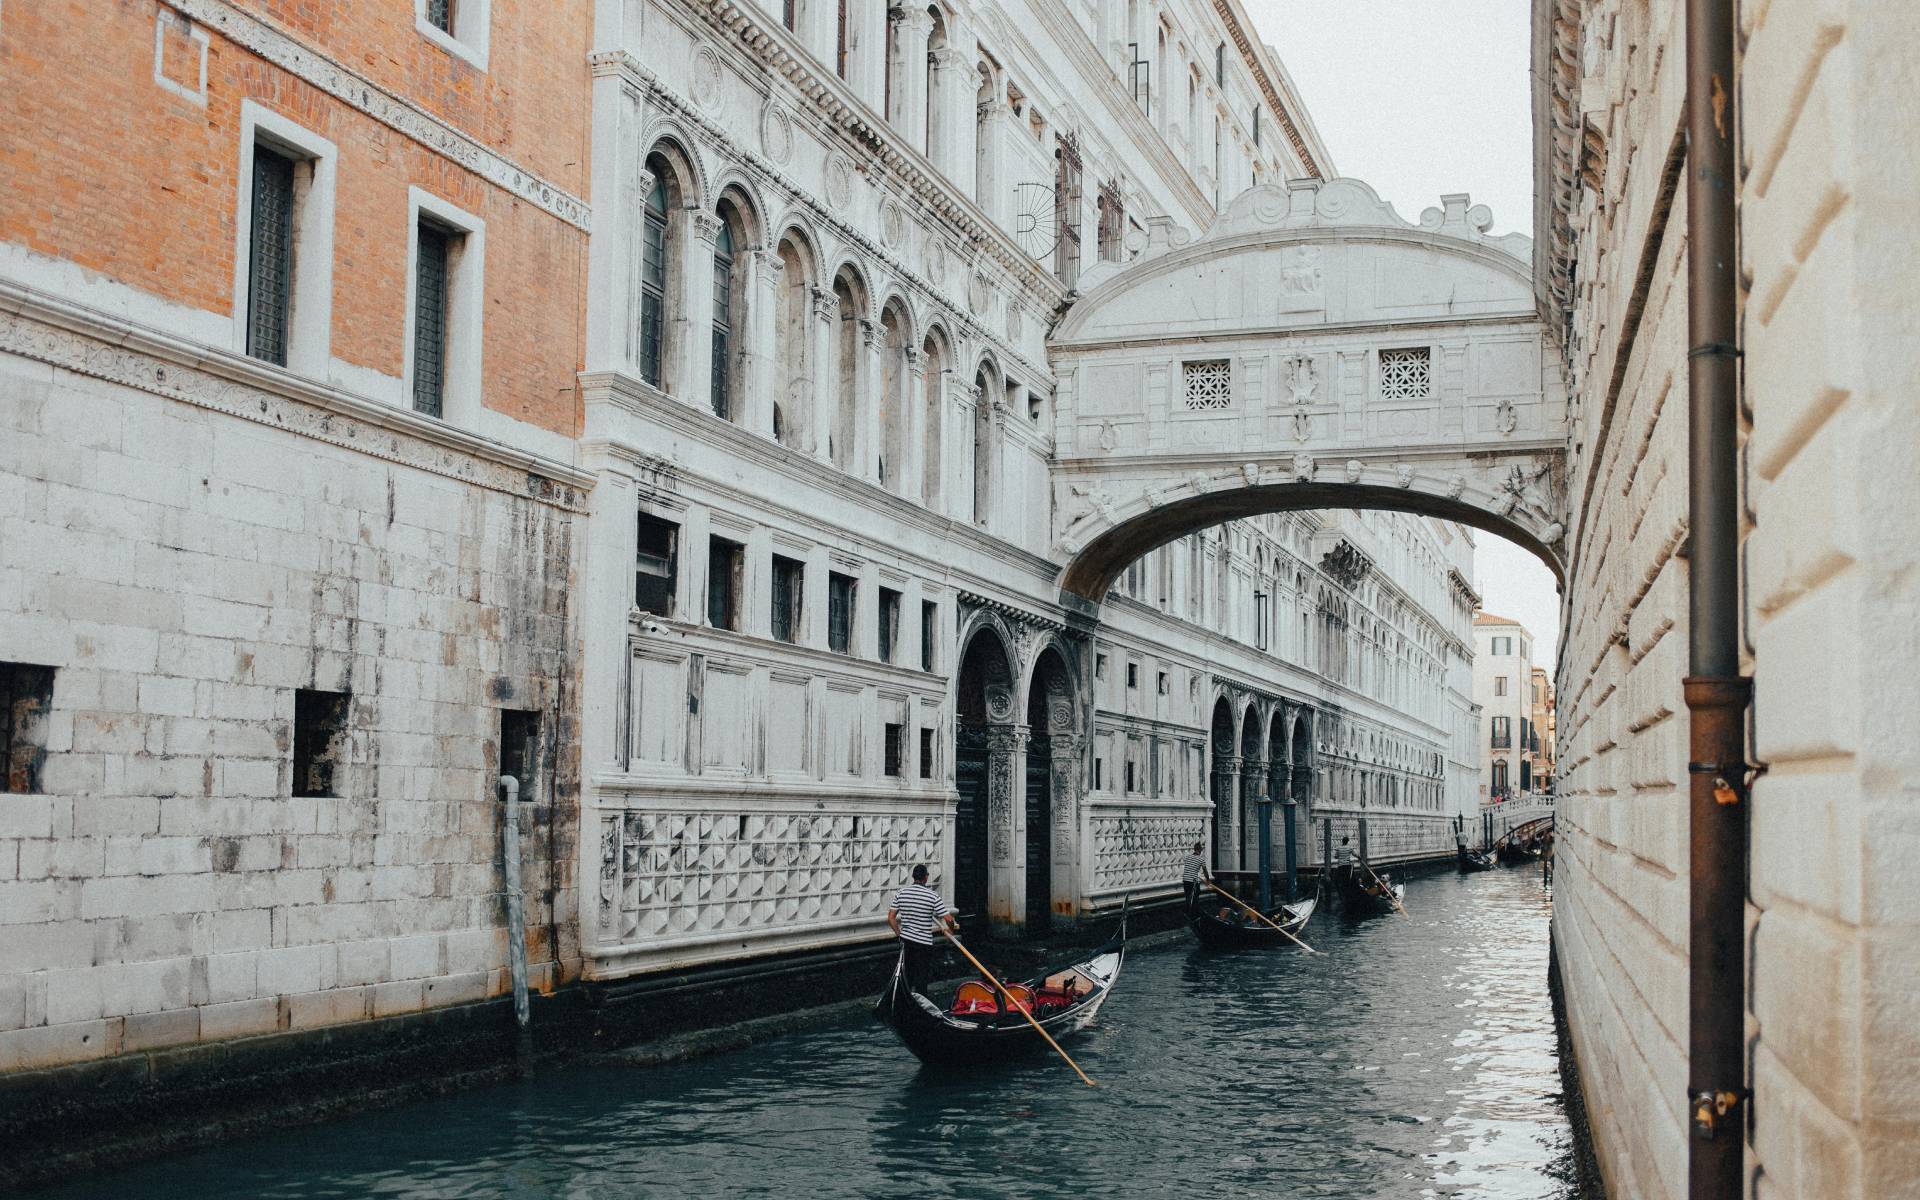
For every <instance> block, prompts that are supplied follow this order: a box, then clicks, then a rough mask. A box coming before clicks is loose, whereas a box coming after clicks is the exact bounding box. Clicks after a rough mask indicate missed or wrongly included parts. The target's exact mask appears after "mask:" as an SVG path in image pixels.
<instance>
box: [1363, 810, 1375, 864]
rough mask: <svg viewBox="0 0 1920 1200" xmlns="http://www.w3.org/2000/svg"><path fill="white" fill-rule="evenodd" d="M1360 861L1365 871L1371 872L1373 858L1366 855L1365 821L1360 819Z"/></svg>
mask: <svg viewBox="0 0 1920 1200" xmlns="http://www.w3.org/2000/svg"><path fill="white" fill-rule="evenodd" d="M1360 861H1361V863H1363V864H1364V865H1365V866H1366V868H1367V870H1369V871H1371V870H1373V856H1372V855H1371V854H1368V853H1367V819H1366V818H1365V817H1361V818H1360Z"/></svg>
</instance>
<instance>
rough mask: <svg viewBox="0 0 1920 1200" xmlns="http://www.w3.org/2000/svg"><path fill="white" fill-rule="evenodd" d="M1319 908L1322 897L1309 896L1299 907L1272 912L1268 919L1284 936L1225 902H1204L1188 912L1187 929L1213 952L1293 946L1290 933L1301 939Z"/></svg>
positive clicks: (1288, 907) (1284, 906)
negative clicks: (1248, 947) (1252, 947)
mask: <svg viewBox="0 0 1920 1200" xmlns="http://www.w3.org/2000/svg"><path fill="white" fill-rule="evenodd" d="M1318 904H1319V897H1317V896H1309V897H1307V898H1306V899H1305V900H1302V901H1300V902H1299V903H1298V904H1282V905H1279V906H1277V907H1275V908H1274V909H1272V910H1271V911H1269V912H1268V913H1267V914H1266V915H1267V919H1268V920H1270V921H1272V922H1273V923H1274V924H1275V925H1278V926H1280V929H1284V930H1286V931H1287V932H1286V933H1281V932H1280V930H1279V929H1275V928H1273V926H1271V925H1264V924H1262V923H1260V922H1259V921H1256V920H1254V919H1253V918H1252V917H1250V916H1247V915H1246V914H1245V913H1243V912H1240V911H1238V910H1237V909H1234V908H1233V907H1232V906H1230V905H1227V904H1225V903H1224V902H1222V904H1221V905H1219V906H1215V905H1213V904H1210V903H1209V902H1208V901H1207V900H1206V899H1205V898H1202V899H1201V900H1200V901H1199V902H1197V903H1196V904H1195V905H1194V906H1193V909H1192V911H1190V912H1188V914H1187V926H1188V927H1189V928H1190V929H1192V930H1193V936H1195V937H1197V938H1199V939H1200V944H1201V945H1202V946H1205V947H1207V948H1208V949H1209V950H1237V949H1240V948H1242V947H1246V946H1282V945H1284V946H1291V945H1293V944H1294V943H1293V941H1292V940H1291V939H1289V938H1288V937H1287V933H1290V934H1292V935H1293V936H1294V937H1296V938H1297V937H1299V936H1300V931H1301V930H1302V929H1304V928H1306V925H1307V922H1308V921H1309V920H1311V919H1312V917H1313V910H1314V908H1315V907H1316V906H1317V905H1318Z"/></svg>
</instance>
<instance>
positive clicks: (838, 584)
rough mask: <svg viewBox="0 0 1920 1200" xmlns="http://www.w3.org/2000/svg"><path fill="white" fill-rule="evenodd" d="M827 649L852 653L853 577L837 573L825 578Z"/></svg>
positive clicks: (837, 652) (838, 652) (841, 652)
mask: <svg viewBox="0 0 1920 1200" xmlns="http://www.w3.org/2000/svg"><path fill="white" fill-rule="evenodd" d="M827 649H829V650H831V651H833V652H834V653H835V654H851V653H853V577H852V576H851V575H842V574H840V572H838V571H835V572H833V573H831V574H829V575H828V576H827Z"/></svg>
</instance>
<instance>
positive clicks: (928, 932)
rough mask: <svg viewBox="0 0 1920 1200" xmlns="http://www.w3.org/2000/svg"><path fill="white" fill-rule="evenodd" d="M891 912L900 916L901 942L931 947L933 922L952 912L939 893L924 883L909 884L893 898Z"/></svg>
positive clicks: (951, 908)
mask: <svg viewBox="0 0 1920 1200" xmlns="http://www.w3.org/2000/svg"><path fill="white" fill-rule="evenodd" d="M893 911H894V912H896V913H899V914H900V937H901V940H903V941H908V942H918V943H919V944H920V945H922V946H931V945H933V922H934V920H935V919H936V918H939V917H944V916H946V915H947V914H948V913H951V912H952V911H953V907H952V906H951V905H949V904H948V903H947V902H946V900H945V899H943V898H942V897H941V895H940V893H939V892H936V891H934V890H933V889H932V888H930V887H928V886H927V885H926V884H924V883H910V884H908V885H907V886H905V887H903V888H901V889H900V891H899V893H898V894H897V895H895V896H894V898H893Z"/></svg>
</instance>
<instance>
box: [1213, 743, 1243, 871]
mask: <svg viewBox="0 0 1920 1200" xmlns="http://www.w3.org/2000/svg"><path fill="white" fill-rule="evenodd" d="M1213 826H1214V844H1215V846H1216V851H1215V853H1214V868H1215V869H1216V870H1220V871H1237V870H1239V869H1240V759H1239V758H1238V757H1236V756H1235V755H1231V754H1220V753H1217V752H1216V753H1215V755H1214V759H1213Z"/></svg>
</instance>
